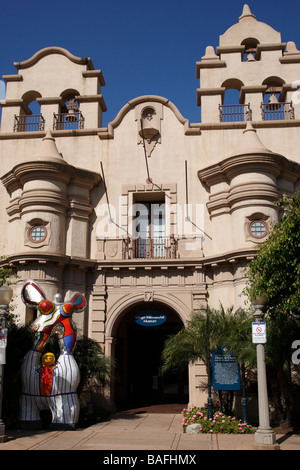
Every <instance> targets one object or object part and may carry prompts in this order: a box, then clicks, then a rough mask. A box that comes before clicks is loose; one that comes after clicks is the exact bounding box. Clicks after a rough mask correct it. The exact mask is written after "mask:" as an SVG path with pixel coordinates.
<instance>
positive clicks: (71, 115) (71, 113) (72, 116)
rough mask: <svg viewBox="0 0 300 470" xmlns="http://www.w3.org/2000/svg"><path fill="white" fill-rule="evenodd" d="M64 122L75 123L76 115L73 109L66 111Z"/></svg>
mask: <svg viewBox="0 0 300 470" xmlns="http://www.w3.org/2000/svg"><path fill="white" fill-rule="evenodd" d="M66 121H69V122H75V121H77V115H76V111H75V110H74V109H68V114H67V115H66Z"/></svg>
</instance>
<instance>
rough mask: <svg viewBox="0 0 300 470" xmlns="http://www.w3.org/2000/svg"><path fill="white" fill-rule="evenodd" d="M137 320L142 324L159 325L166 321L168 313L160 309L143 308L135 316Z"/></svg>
mask: <svg viewBox="0 0 300 470" xmlns="http://www.w3.org/2000/svg"><path fill="white" fill-rule="evenodd" d="M134 319H135V322H136V323H137V324H138V325H142V326H158V325H162V324H163V323H165V321H166V320H167V315H164V314H163V313H162V312H160V311H159V310H143V311H142V312H140V313H137V314H136V315H135V317H134Z"/></svg>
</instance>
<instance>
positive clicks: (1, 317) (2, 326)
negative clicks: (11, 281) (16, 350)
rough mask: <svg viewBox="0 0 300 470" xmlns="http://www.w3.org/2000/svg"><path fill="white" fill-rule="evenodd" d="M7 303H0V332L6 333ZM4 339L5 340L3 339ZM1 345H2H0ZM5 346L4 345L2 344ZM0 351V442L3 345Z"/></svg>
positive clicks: (1, 437)
mask: <svg viewBox="0 0 300 470" xmlns="http://www.w3.org/2000/svg"><path fill="white" fill-rule="evenodd" d="M7 309H8V306H7V305H0V333H2V334H6V332H5V330H6V314H7ZM4 341H5V340H4ZM1 346H2V345H1ZM4 346H5V345H4ZM1 349H2V350H3V351H0V353H1V354H0V442H5V441H6V435H5V424H4V422H3V420H2V402H3V380H4V364H5V362H6V361H5V353H6V351H5V347H1Z"/></svg>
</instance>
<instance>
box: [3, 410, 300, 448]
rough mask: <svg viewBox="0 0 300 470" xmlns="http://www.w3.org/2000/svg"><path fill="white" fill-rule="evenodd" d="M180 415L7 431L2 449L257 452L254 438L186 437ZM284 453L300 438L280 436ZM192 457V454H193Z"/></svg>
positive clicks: (120, 416) (121, 417)
mask: <svg viewBox="0 0 300 470" xmlns="http://www.w3.org/2000/svg"><path fill="white" fill-rule="evenodd" d="M181 419H182V417H181V415H180V414H173V413H170V414H165V413H164V414H162V413H161V414H154V413H153V414H150V413H149V414H148V413H145V414H143V413H142V414H126V413H123V414H122V413H119V414H116V415H114V416H113V417H112V418H111V419H110V420H109V421H106V422H102V423H99V424H96V425H93V426H91V427H89V428H86V429H77V430H75V431H25V430H15V431H9V430H8V431H7V442H4V443H2V444H0V451H1V450H13V451H14V450H47V451H52V450H81V451H85V450H99V451H108V450H115V451H117V450H122V451H138V450H143V451H148V450H155V451H183V452H185V451H200V450H253V444H254V435H251V434H248V435H236V434H234V435H230V434H228V435H226V434H212V435H208V434H185V433H183V432H182V429H181V426H180V423H181ZM276 437H277V442H278V443H279V445H280V450H300V435H298V434H286V435H277V436H276ZM189 454H191V452H189Z"/></svg>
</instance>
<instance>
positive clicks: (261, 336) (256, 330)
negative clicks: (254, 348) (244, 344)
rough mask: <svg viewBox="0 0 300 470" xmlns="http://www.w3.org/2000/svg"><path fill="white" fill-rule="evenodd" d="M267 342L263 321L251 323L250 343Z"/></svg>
mask: <svg viewBox="0 0 300 470" xmlns="http://www.w3.org/2000/svg"><path fill="white" fill-rule="evenodd" d="M266 342H267V334H266V324H265V323H264V322H254V323H252V343H255V344H264V343H266Z"/></svg>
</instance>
